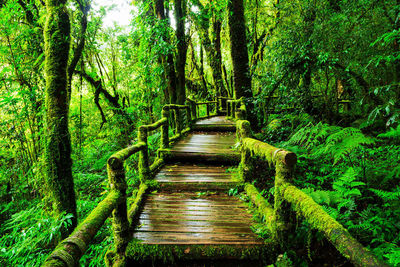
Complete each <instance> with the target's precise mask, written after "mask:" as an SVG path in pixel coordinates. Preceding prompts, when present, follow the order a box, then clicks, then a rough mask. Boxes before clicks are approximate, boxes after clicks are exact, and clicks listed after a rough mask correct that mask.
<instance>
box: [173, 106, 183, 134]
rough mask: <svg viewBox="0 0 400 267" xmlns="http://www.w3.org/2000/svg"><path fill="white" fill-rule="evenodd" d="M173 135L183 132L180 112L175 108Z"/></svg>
mask: <svg viewBox="0 0 400 267" xmlns="http://www.w3.org/2000/svg"><path fill="white" fill-rule="evenodd" d="M174 111H175V134H181V132H182V130H183V125H182V122H183V120H182V117H181V110H180V109H179V108H175V109H174Z"/></svg>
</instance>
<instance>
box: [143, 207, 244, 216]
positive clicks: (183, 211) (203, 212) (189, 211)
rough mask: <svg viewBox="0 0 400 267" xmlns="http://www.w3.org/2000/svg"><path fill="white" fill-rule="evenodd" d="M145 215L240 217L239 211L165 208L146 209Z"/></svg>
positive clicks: (144, 210)
mask: <svg viewBox="0 0 400 267" xmlns="http://www.w3.org/2000/svg"><path fill="white" fill-rule="evenodd" d="M143 213H147V214H151V213H162V214H166V213H168V214H177V213H179V214H190V215H192V214H198V215H219V214H224V215H236V216H238V211H237V210H220V211H216V210H193V209H174V210H171V209H165V208H145V209H143Z"/></svg>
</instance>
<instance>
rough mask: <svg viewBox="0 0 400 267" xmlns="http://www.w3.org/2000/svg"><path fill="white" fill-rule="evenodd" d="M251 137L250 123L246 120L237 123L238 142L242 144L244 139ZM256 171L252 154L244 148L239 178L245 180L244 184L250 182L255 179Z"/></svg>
mask: <svg viewBox="0 0 400 267" xmlns="http://www.w3.org/2000/svg"><path fill="white" fill-rule="evenodd" d="M247 137H251V128H250V122H249V121H245V120H238V121H236V138H237V141H239V142H240V143H242V140H243V139H244V138H247ZM253 170H254V166H253V162H252V160H251V153H250V151H249V150H248V149H246V148H245V147H242V152H241V160H240V165H239V176H240V177H242V178H243V182H249V181H250V180H251V177H253V175H252V172H253Z"/></svg>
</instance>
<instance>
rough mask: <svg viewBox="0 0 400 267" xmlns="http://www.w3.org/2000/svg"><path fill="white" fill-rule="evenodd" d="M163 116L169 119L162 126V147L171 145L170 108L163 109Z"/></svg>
mask: <svg viewBox="0 0 400 267" xmlns="http://www.w3.org/2000/svg"><path fill="white" fill-rule="evenodd" d="M161 116H162V117H163V118H166V119H167V122H166V123H165V124H164V125H163V126H161V148H162V149H164V148H168V147H169V136H168V129H169V122H168V117H169V110H168V108H166V107H164V108H163V109H162V111H161Z"/></svg>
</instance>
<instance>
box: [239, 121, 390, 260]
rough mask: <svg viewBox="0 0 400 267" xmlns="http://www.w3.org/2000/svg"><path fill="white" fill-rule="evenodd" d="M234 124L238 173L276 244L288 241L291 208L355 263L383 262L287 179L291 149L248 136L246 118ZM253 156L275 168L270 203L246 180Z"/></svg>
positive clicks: (252, 167)
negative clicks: (238, 154)
mask: <svg viewBox="0 0 400 267" xmlns="http://www.w3.org/2000/svg"><path fill="white" fill-rule="evenodd" d="M236 127H237V129H236V131H237V137H238V139H239V141H240V143H241V162H240V166H239V174H240V177H241V179H242V180H243V181H244V182H247V183H246V185H245V190H246V192H247V194H248V195H249V196H250V199H251V200H252V202H253V203H254V204H255V205H256V206H257V208H258V211H259V212H260V213H261V214H262V215H264V218H266V222H267V226H268V227H269V228H270V230H271V232H272V234H273V236H274V238H275V239H276V240H277V241H278V242H279V243H280V244H285V242H287V241H288V240H287V238H288V235H287V234H288V232H289V231H288V230H289V228H290V216H289V211H290V210H293V211H294V212H295V213H296V214H298V215H300V216H301V217H303V218H304V219H305V220H306V221H307V222H308V223H309V224H310V226H311V227H312V228H313V229H316V230H318V231H320V232H321V233H323V234H324V235H325V237H326V238H327V239H328V240H329V241H330V242H331V243H332V244H333V246H334V247H335V248H336V249H337V250H338V251H339V252H340V253H341V255H343V256H344V257H346V258H347V259H349V260H350V261H351V262H352V263H353V264H354V265H355V266H386V264H385V263H383V262H381V261H379V260H378V259H377V258H376V257H375V256H374V255H373V254H372V253H371V252H370V251H369V250H368V249H366V248H365V247H363V246H362V245H361V244H360V243H359V242H358V241H357V240H356V239H354V238H353V237H352V236H351V235H350V233H349V232H348V231H347V230H346V229H345V228H344V227H343V226H342V225H341V224H340V223H339V222H337V221H336V220H335V219H334V218H332V217H331V216H330V215H329V214H328V213H326V212H325V211H324V209H323V208H322V207H321V206H320V205H318V204H317V203H316V202H315V201H314V200H313V199H312V198H311V197H310V196H308V195H307V194H305V193H304V192H303V191H301V190H300V189H298V188H297V187H296V186H294V185H293V184H292V183H291V181H292V178H293V176H292V175H293V167H294V166H295V164H296V162H297V157H296V155H295V154H294V153H292V152H290V151H286V150H284V149H279V148H276V147H273V146H271V145H269V144H267V143H264V142H261V141H258V140H256V139H253V138H251V130H250V123H249V122H248V121H246V120H237V121H236ZM257 160H263V161H266V162H267V163H268V166H269V167H270V168H272V169H274V170H275V181H274V187H275V188H274V205H273V207H272V205H270V204H269V202H267V201H266V200H265V199H264V198H263V197H262V196H261V194H260V193H259V192H258V190H257V188H255V187H254V186H253V185H252V184H250V183H248V182H250V181H252V180H253V179H254V175H255V171H254V170H255V167H256V164H257Z"/></svg>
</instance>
